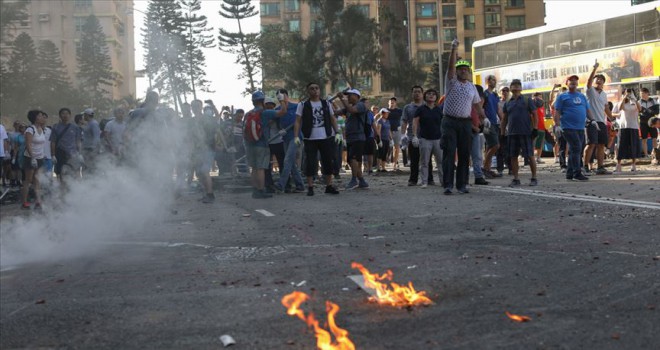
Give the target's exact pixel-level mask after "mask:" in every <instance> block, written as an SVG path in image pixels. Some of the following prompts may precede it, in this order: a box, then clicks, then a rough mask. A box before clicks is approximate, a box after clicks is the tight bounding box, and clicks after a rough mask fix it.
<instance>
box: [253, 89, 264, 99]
mask: <svg viewBox="0 0 660 350" xmlns="http://www.w3.org/2000/svg"><path fill="white" fill-rule="evenodd" d="M265 98H266V95H264V93H263V92H261V91H255V92H253V93H252V101H259V100H263V99H265Z"/></svg>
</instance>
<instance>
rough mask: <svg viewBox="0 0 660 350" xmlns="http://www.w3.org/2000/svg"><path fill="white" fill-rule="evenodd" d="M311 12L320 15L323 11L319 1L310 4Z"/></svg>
mask: <svg viewBox="0 0 660 350" xmlns="http://www.w3.org/2000/svg"><path fill="white" fill-rule="evenodd" d="M309 12H310V13H312V14H314V15H318V14H319V13H321V8H320V7H319V5H318V4H317V3H315V2H313V3H310V4H309Z"/></svg>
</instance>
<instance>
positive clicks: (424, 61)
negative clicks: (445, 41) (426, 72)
mask: <svg viewBox="0 0 660 350" xmlns="http://www.w3.org/2000/svg"><path fill="white" fill-rule="evenodd" d="M437 60H438V50H433V51H417V62H419V64H421V65H424V66H430V65H432V64H433V63H435V61H437Z"/></svg>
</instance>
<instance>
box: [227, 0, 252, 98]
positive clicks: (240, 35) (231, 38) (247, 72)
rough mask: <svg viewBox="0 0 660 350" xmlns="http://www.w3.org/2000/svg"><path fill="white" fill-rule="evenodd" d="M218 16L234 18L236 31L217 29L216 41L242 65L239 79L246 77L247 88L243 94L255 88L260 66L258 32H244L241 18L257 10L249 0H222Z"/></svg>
mask: <svg viewBox="0 0 660 350" xmlns="http://www.w3.org/2000/svg"><path fill="white" fill-rule="evenodd" d="M222 2H223V4H222V5H221V10H220V11H219V13H220V16H222V17H224V18H229V19H235V20H236V22H237V24H238V32H230V31H227V30H225V29H223V28H220V30H219V36H218V42H219V43H220V45H219V47H220V50H222V51H225V52H228V53H231V54H234V55H236V63H238V64H240V65H242V66H243V71H242V73H241V74H240V75H239V76H238V77H239V78H240V79H247V82H248V88H246V89H245V94H246V95H247V94H250V93H252V92H253V91H255V90H257V85H258V83H259V82H258V80H257V74H258V73H259V68H260V62H261V57H260V52H259V44H258V37H259V33H244V32H243V28H242V27H241V20H244V19H246V18H250V17H253V16H256V15H257V14H258V12H257V11H256V10H255V7H254V5H253V4H252V3H251V2H250V0H222Z"/></svg>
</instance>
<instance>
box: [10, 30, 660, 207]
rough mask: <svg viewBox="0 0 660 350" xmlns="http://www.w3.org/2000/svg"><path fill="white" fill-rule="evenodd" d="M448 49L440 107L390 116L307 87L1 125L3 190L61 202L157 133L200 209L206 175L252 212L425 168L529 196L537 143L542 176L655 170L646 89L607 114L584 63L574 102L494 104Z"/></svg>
mask: <svg viewBox="0 0 660 350" xmlns="http://www.w3.org/2000/svg"><path fill="white" fill-rule="evenodd" d="M457 46H458V42H457V41H454V42H453V43H452V51H451V54H450V56H449V66H448V67H449V69H448V71H447V75H446V80H445V87H446V93H445V94H444V95H442V96H441V95H440V94H439V93H438V91H436V90H434V89H426V90H424V89H423V88H422V87H421V86H419V85H415V86H413V87H412V88H411V90H410V92H411V96H410V98H411V100H412V101H411V102H410V103H408V104H406V105H405V106H404V107H403V108H399V107H398V100H397V98H396V97H392V98H390V99H389V100H388V101H387V106H379V105H378V104H374V105H371V106H369V107H367V103H368V99H367V98H365V97H364V96H362V94H361V92H360V91H359V90H357V89H354V88H349V89H346V90H344V91H342V92H339V93H337V94H336V95H335V96H332V97H330V98H327V99H326V98H322V97H321V86H320V85H319V83H316V82H311V83H309V84H308V85H307V86H306V89H305V91H306V98H305V99H304V100H303V101H302V102H300V103H295V102H293V101H291V100H290V99H289V93H288V91H287V90H286V89H280V90H278V91H277V92H276V96H275V98H271V97H267V96H266V95H265V94H264V93H263V92H261V91H255V92H254V93H253V94H252V96H251V97H252V104H253V106H252V107H253V108H252V109H250V110H249V111H247V112H246V111H244V110H242V109H236V110H234V108H233V106H232V107H229V106H224V107H222V109H221V110H218V109H217V108H216V106H215V104H214V103H213V101H211V100H206V101H203V102H202V101H200V100H194V101H192V102H191V103H189V104H188V103H184V104H182V105H181V114H180V115H179V114H177V113H176V112H175V111H174V110H173V109H172V108H169V107H167V106H166V105H162V104H160V103H159V96H158V94H157V93H155V92H149V93H148V94H147V96H146V98H145V102H144V103H143V104H142V105H141V106H140V107H139V108H135V109H129V108H128V106H119V107H117V108H115V109H114V110H113V111H112V116H111V118H107V119H105V120H101V121H100V122H99V121H97V118H96V116H95V111H94V110H93V109H91V108H87V109H85V110H84V111H83V112H82V113H80V114H77V115H75V116H72V112H71V110H70V109H68V108H62V109H60V110H59V112H58V116H59V122H57V123H56V124H54V125H52V126H47V124H48V123H47V121H48V118H49V116H48V114H47V113H46V112H44V111H40V110H31V111H29V112H28V114H27V118H28V120H29V125H24V124H22V123H20V122H15V123H14V125H13V130H12V131H10V132H9V133H7V132H6V130H5V128H4V127H3V126H2V125H0V140H1V141H2V142H0V147H2V148H0V155H2V156H3V161H2V167H1V168H2V182H3V186H19V187H21V208H23V209H31V208H34V209H35V210H38V209H41V205H42V204H41V202H42V199H41V190H40V187H41V186H40V181H43V179H46V180H47V181H52V178H53V175H52V174H53V173H54V174H55V175H56V177H57V179H58V183H59V184H60V185H61V188H62V189H63V190H66V188H67V186H68V185H69V184H70V183H71V181H79V180H80V179H84V178H85V177H86V176H89V175H93V174H95V173H96V172H99V171H102V169H99V164H102V163H105V164H112V165H113V166H131V164H136V162H140V159H132V158H131V155H132V154H134V153H135V152H133V151H134V149H135V147H141V146H137V145H138V143H139V141H143V139H144V138H149V137H150V136H149V135H158V134H159V133H161V132H162V131H163V130H165V129H166V128H168V127H169V128H170V129H176V130H179V131H180V132H182V133H183V134H182V135H180V137H181V138H183V141H181V145H180V146H179V145H177V147H176V151H175V153H176V155H175V157H174V159H175V162H174V164H172V165H171V167H170V168H169V169H170V170H172V174H169V175H173V178H175V179H176V180H175V186H174V188H176V194H177V195H179V194H180V193H181V191H182V190H183V189H185V188H186V187H187V186H190V185H191V184H192V182H193V181H194V179H197V180H198V182H199V185H200V186H199V187H200V189H201V191H202V192H203V197H202V198H201V199H200V200H201V201H202V202H203V203H212V202H214V200H215V195H214V190H213V183H212V178H211V171H212V170H216V169H217V171H218V172H219V173H227V174H231V175H234V176H238V175H240V174H246V175H247V174H248V173H249V174H250V179H251V183H252V186H253V192H252V197H253V198H256V199H262V198H270V197H272V196H273V194H275V193H279V192H285V193H306V194H307V195H308V196H313V195H314V183H315V182H316V181H320V182H322V183H323V184H324V185H325V190H324V193H326V194H330V195H337V194H339V193H340V191H339V190H338V188H337V181H336V179H338V178H340V176H341V175H340V174H341V173H342V172H344V171H346V172H348V173H349V174H350V179H348V181H347V182H346V184H345V185H344V187H345V189H346V190H354V189H366V188H369V183H368V181H367V178H368V176H369V175H372V174H373V173H374V172H376V173H381V172H388V171H399V170H400V169H401V168H402V167H409V168H410V175H409V178H408V186H420V187H421V188H427V187H428V186H432V185H435V183H436V182H435V180H434V176H433V160H435V166H436V168H437V181H438V182H440V184H441V186H442V188H443V191H444V194H445V195H451V194H453V193H455V192H458V193H462V194H465V193H469V188H468V184H469V177H470V171H469V169H470V165H471V166H472V173H473V178H474V182H473V184H474V185H488V184H489V181H487V179H493V178H499V177H503V176H504V174H503V172H504V170H505V169H508V175H510V176H511V177H512V179H511V183H510V186H512V187H517V186H521V185H522V182H521V178H520V172H519V169H520V164H519V162H522V164H523V165H522V166H529V169H530V172H531V176H530V179H529V182H528V185H529V186H537V185H538V184H539V174H538V171H537V170H538V169H537V165H538V164H539V163H543V162H544V161H543V160H542V158H541V156H542V153H543V151H544V146H545V145H546V142H549V143H551V144H553V153H554V160H555V163H556V164H558V166H559V168H561V169H562V172H564V173H565V175H566V179H567V180H574V181H588V180H589V176H591V175H592V174H595V175H609V174H612V172H611V171H609V170H607V169H606V167H605V165H604V162H605V158H606V157H607V156H608V155H612V154H613V155H615V157H616V160H617V165H616V167H615V169H614V172H615V173H616V172H622V171H623V169H622V160H624V159H630V160H631V161H632V163H631V164H632V165H631V168H630V170H631V171H633V172H634V171H636V161H637V160H638V159H640V158H641V157H646V156H648V155H647V152H648V151H647V147H646V140H647V139H648V138H652V139H653V147H652V149H653V151H652V157H654V159H653V163H654V164H657V157H658V156H659V155H660V154H659V151H658V150H657V148H658V142H657V138H658V128H660V118H658V117H657V114H658V103H657V102H656V101H654V100H653V99H652V98H651V97H650V95H649V91H648V90H647V89H645V88H643V89H641V91H640V95H641V96H640V98H639V99H638V97H637V95H636V92H635V91H634V90H632V89H627V90H625V91H624V92H623V94H622V98H621V99H620V101H618V102H615V103H612V102H608V99H607V93H606V92H605V91H604V90H603V87H604V85H605V83H606V77H605V76H604V75H603V74H598V73H597V71H598V67H599V65H598V63H597V62H596V63H595V64H594V66H593V70H592V72H591V75H590V77H589V78H588V80H587V82H586V90H585V94H583V93H581V92H580V91H578V84H579V78H578V76H576V75H571V76H569V77H568V78H567V79H566V81H565V83H566V86H564V87H562V85H561V84H556V85H555V86H554V88H553V90H552V92H551V94H550V100H549V101H548V103H546V102H545V101H544V100H543V98H542V94H541V93H534V94H533V95H532V96H530V97H527V96H524V95H523V94H522V92H523V90H522V83H521V81H520V80H519V79H512V80H511V82H510V84H509V85H508V86H501V87H500V88H499V90H498V89H497V83H498V82H497V78H496V77H495V76H492V75H491V76H487V77H486V79H485V83H486V86H485V88H484V87H482V86H480V85H478V84H476V85H475V84H473V83H472V81H471V79H472V74H471V66H470V63H469V62H468V61H465V60H460V59H458V58H457V54H456V47H457ZM548 113H549V115H550V116H551V117H550V116H549V117H546V114H548ZM550 118H552V123H550V126H549V127H546V119H550ZM145 122H149V123H151V124H150V125H148V124H144V123H145ZM145 125H148V127H145ZM140 130H149V131H148V132H146V133H145V132H142V133H140ZM157 137H158V136H154V139H153V140H156V139H157ZM154 142H158V141H154ZM519 157H520V160H519ZM400 160H401V161H402V162H401V163H400ZM319 165H320V170H321V174H320V176H319V174H318V170H319ZM388 168H390V169H391V170H388ZM275 172H277V173H278V174H279V176H274V175H275V174H274V173H275ZM41 174H45V175H46V176H42V175H41ZM30 198H32V201H30ZM32 204H34V205H33V206H32Z"/></svg>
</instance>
